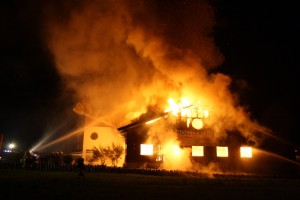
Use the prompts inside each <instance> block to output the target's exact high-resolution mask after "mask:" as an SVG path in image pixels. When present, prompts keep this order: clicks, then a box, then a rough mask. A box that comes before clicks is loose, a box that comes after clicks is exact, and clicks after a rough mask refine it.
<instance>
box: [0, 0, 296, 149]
mask: <svg viewBox="0 0 300 200" xmlns="http://www.w3.org/2000/svg"><path fill="white" fill-rule="evenodd" d="M164 2H165V3H160V4H157V5H158V6H162V7H163V8H164V11H163V12H164V13H167V16H168V17H170V18H171V17H172V16H174V17H175V18H174V20H173V22H174V21H176V19H179V18H180V14H179V13H180V12H181V9H182V7H183V6H185V5H186V4H187V3H188V4H192V3H194V2H197V1H164ZM291 2H293V1H291ZM291 2H287V1H285V2H280V3H274V2H272V3H261V1H227V0H224V1H221V0H215V1H211V3H212V5H213V7H214V11H215V20H216V26H215V28H214V32H213V33H212V34H214V38H215V43H216V45H217V47H218V48H219V49H220V50H221V52H222V54H223V55H224V61H223V63H222V64H221V65H220V66H219V67H218V68H215V69H214V71H219V72H222V73H225V74H228V75H229V76H230V77H232V79H233V82H232V86H231V88H232V90H233V91H238V92H239V94H240V98H241V104H242V105H244V106H246V107H248V108H249V110H250V111H251V113H252V115H253V118H254V119H256V120H257V121H258V122H260V123H262V124H263V125H266V126H267V127H270V128H271V129H272V130H273V131H274V133H275V134H276V135H278V136H280V137H282V138H283V139H284V140H287V141H289V142H291V143H293V144H295V145H299V144H300V136H299V134H300V133H299V127H298V121H299V117H298V116H299V115H298V113H297V111H298V110H299V106H298V102H299V97H298V96H299V95H298V94H297V92H298V90H299V89H298V88H297V83H296V82H297V80H298V79H299V78H298V73H297V70H298V69H297V68H298V67H299V62H298V57H299V56H298V47H299V35H300V14H299V12H298V10H297V6H296V5H295V3H291ZM41 7H43V5H42V1H41V2H40V1H30V0H28V1H9V2H5V3H3V2H1V4H0V31H1V32H0V34H1V35H0V36H1V37H0V44H1V45H0V50H1V54H0V83H1V84H0V91H1V98H0V105H1V112H0V133H2V134H4V145H6V144H7V143H8V142H16V143H17V144H19V145H20V146H21V147H22V148H29V147H31V146H32V144H34V143H36V142H37V141H39V140H40V138H42V136H44V134H45V133H46V132H51V131H54V132H55V131H56V133H55V134H63V133H64V132H65V131H66V130H68V129H70V128H71V127H74V126H75V124H76V122H78V121H80V120H81V119H78V116H77V115H76V114H75V113H73V111H72V106H73V105H74V102H75V100H74V99H72V96H73V95H72V92H71V91H70V92H69V93H68V92H66V91H65V90H61V86H62V80H61V77H60V76H59V75H58V72H57V71H56V68H55V67H54V66H55V63H54V61H53V57H52V56H51V53H50V52H49V50H48V49H47V48H46V45H45V42H44V40H43V37H42V36H41V35H42V34H41V32H42V27H43V24H42V23H43V21H42V20H41V18H40V17H41V16H42V13H41V12H42V9H41ZM165 15H166V14H165ZM176 17H177V18H176ZM171 21H172V20H171ZM181 23H184V22H181ZM186 37H188V36H186ZM62 93H64V95H62ZM54 127H55V128H54ZM56 128H57V129H58V130H54V129H56ZM55 134H54V135H55ZM53 137H54V136H53Z"/></svg>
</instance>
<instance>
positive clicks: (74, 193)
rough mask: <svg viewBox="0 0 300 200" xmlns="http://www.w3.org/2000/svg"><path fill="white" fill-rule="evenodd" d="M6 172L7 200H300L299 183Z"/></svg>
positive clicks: (0, 173) (2, 194) (3, 194)
mask: <svg viewBox="0 0 300 200" xmlns="http://www.w3.org/2000/svg"><path fill="white" fill-rule="evenodd" d="M84 175H85V176H84V178H78V176H77V173H76V172H41V171H31V170H20V169H18V170H16V169H14V170H8V169H5V170H0V181H1V187H0V188H1V189H0V198H1V199H5V200H6V199H18V198H26V199H117V198H119V199H189V198H193V199H195V198H196V199H300V179H299V178H283V177H281V178H278V177H277V178H275V177H255V176H220V177H219V176H218V177H214V176H211V177H208V176H191V175H186V176H168V175H164V176H153V175H141V174H130V173H124V174H120V173H85V174H84Z"/></svg>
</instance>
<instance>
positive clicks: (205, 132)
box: [176, 129, 214, 137]
mask: <svg viewBox="0 0 300 200" xmlns="http://www.w3.org/2000/svg"><path fill="white" fill-rule="evenodd" d="M176 133H177V135H178V136H179V137H180V136H181V137H182V136H190V137H199V136H206V137H214V132H213V131H212V130H210V129H203V130H182V129H177V130H176Z"/></svg>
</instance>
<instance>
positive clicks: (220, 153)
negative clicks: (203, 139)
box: [217, 146, 228, 157]
mask: <svg viewBox="0 0 300 200" xmlns="http://www.w3.org/2000/svg"><path fill="white" fill-rule="evenodd" d="M217 157H228V147H220V146H218V147H217Z"/></svg>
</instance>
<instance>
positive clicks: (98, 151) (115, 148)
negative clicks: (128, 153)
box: [91, 143, 124, 166]
mask: <svg viewBox="0 0 300 200" xmlns="http://www.w3.org/2000/svg"><path fill="white" fill-rule="evenodd" d="M123 153H124V147H123V146H121V145H116V144H115V143H112V145H111V146H107V147H102V146H99V148H97V147H94V148H93V158H92V160H91V161H98V160H100V162H101V164H102V165H105V164H106V160H107V159H109V160H110V161H111V163H112V165H113V166H117V165H118V161H119V159H120V158H121V156H122V155H123Z"/></svg>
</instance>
